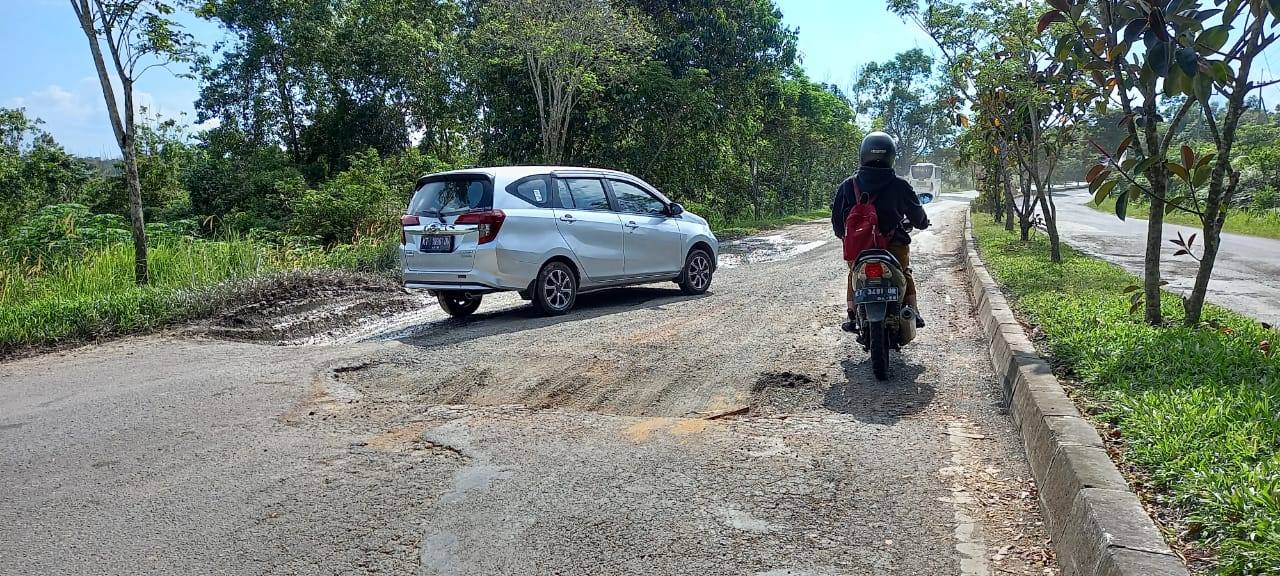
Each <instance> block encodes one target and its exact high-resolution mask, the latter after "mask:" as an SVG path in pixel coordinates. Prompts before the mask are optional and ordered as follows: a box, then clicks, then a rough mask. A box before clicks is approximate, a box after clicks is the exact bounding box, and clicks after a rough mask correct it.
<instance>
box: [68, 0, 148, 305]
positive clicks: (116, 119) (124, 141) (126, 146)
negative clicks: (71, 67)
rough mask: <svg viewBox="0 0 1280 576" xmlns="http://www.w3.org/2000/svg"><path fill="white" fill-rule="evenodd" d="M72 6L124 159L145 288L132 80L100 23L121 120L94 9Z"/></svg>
mask: <svg viewBox="0 0 1280 576" xmlns="http://www.w3.org/2000/svg"><path fill="white" fill-rule="evenodd" d="M71 7H72V9H73V10H75V13H76V18H78V19H79V20H80V29H81V31H83V32H84V35H85V39H86V40H88V41H89V53H90V54H92V55H93V65H94V67H95V68H96V69H97V72H98V83H99V84H101V86H102V98H103V100H104V101H105V102H106V105H107V118H108V119H109V120H111V130H112V131H113V132H114V133H115V136H116V144H118V145H119V146H120V154H121V155H122V156H123V157H124V165H125V183H126V185H127V186H128V188H129V224H130V229H131V231H132V233H133V255H134V267H133V268H134V273H133V279H134V282H137V283H138V284H139V285H145V284H147V283H148V282H150V281H151V274H150V269H149V268H148V266H147V229H146V223H145V222H144V221H143V217H142V185H141V182H140V181H139V178H138V158H137V151H136V149H135V147H134V146H135V142H134V134H135V132H134V121H133V77H132V76H130V75H129V74H126V72H125V68H124V65H123V63H122V62H121V58H120V54H119V53H118V52H117V50H116V49H115V46H114V45H113V44H111V42H110V40H111V38H110V37H111V33H112V29H111V23H110V21H107V22H105V23H104V24H103V34H106V35H107V40H108V42H107V45H108V47H110V48H112V51H111V58H112V62H113V63H114V64H115V68H116V74H117V76H118V77H119V78H118V79H119V81H120V92H121V94H122V95H123V96H124V118H123V119H121V115H120V107H119V106H118V105H117V102H116V91H115V86H114V85H112V83H111V76H110V75H109V74H108V72H107V63H106V60H105V59H104V58H103V56H102V47H101V46H100V45H99V44H98V41H99V40H98V23H97V22H95V17H94V12H93V8H92V7H91V6H90V5H89V2H88V0H72V2H71Z"/></svg>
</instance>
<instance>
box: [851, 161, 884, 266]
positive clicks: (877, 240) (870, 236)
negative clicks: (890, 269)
mask: <svg viewBox="0 0 1280 576" xmlns="http://www.w3.org/2000/svg"><path fill="white" fill-rule="evenodd" d="M853 198H854V204H853V208H852V209H851V210H849V215H848V216H845V218H844V259H845V260H846V261H849V262H853V261H854V260H857V259H858V256H859V255H860V254H862V251H863V250H868V249H871V248H880V249H884V248H887V247H888V246H889V239H888V238H887V237H885V235H884V233H883V232H881V231H880V216H879V215H877V214H876V205H875V202H876V199H875V198H870V197H869V198H867V201H866V202H863V201H862V189H861V188H859V187H858V181H857V180H854V181H853Z"/></svg>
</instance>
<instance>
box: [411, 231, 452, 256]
mask: <svg viewBox="0 0 1280 576" xmlns="http://www.w3.org/2000/svg"><path fill="white" fill-rule="evenodd" d="M418 250H419V251H421V252H432V253H442V252H453V236H451V235H447V234H427V235H424V236H423V237H422V246H421V247H420V248H418Z"/></svg>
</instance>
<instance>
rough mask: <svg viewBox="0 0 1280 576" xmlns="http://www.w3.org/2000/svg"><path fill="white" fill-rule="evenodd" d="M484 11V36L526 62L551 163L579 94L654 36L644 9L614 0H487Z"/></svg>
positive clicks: (593, 88) (629, 66)
mask: <svg viewBox="0 0 1280 576" xmlns="http://www.w3.org/2000/svg"><path fill="white" fill-rule="evenodd" d="M480 18H481V22H480V25H479V27H478V29H477V31H476V35H477V37H478V38H480V40H481V44H482V45H483V46H486V47H489V48H490V49H492V50H493V51H494V54H495V57H496V58H499V59H505V60H507V61H512V60H515V61H519V62H521V63H522V64H523V66H524V68H525V70H526V73H527V75H528V78H529V81H530V83H531V84H532V87H533V94H534V98H535V100H536V102H537V110H538V126H539V128H540V131H541V149H542V159H543V161H545V162H547V163H548V164H560V163H562V161H563V159H564V157H565V143H566V140H567V139H568V136H569V123H570V120H571V119H572V116H573V111H574V108H575V107H576V106H577V105H578V104H579V102H580V101H581V100H582V99H583V98H584V97H587V96H589V95H590V94H592V93H594V92H597V91H600V90H601V89H602V88H603V86H604V84H605V83H606V82H608V81H609V80H615V79H618V78H624V77H626V76H627V75H628V74H629V72H630V71H631V70H633V69H634V68H635V66H636V65H638V64H639V63H640V62H641V61H642V60H643V59H644V58H645V57H646V56H647V55H648V53H649V49H650V47H651V45H652V43H653V36H652V35H651V34H650V32H649V30H648V23H647V22H646V20H645V19H644V18H643V17H642V16H641V15H639V14H637V13H636V12H635V11H634V10H630V9H627V8H625V7H619V6H615V5H614V4H613V3H611V2H610V1H609V0H551V1H548V0H487V1H485V2H484V3H483V4H482V8H481V11H480Z"/></svg>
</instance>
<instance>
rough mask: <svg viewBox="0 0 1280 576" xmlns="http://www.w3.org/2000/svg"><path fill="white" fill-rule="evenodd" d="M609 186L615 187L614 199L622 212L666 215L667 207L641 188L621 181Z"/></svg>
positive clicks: (611, 183)
mask: <svg viewBox="0 0 1280 576" xmlns="http://www.w3.org/2000/svg"><path fill="white" fill-rule="evenodd" d="M609 185H611V186H613V198H614V199H615V200H617V201H618V210H619V211H620V212H627V213H629V214H656V215H661V214H665V213H666V209H667V205H666V204H663V203H662V201H661V200H659V199H657V198H654V196H653V195H652V194H650V193H648V192H646V191H644V190H643V189H642V188H640V187H639V186H636V185H634V184H629V183H627V182H623V181H621V180H610V181H609Z"/></svg>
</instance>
